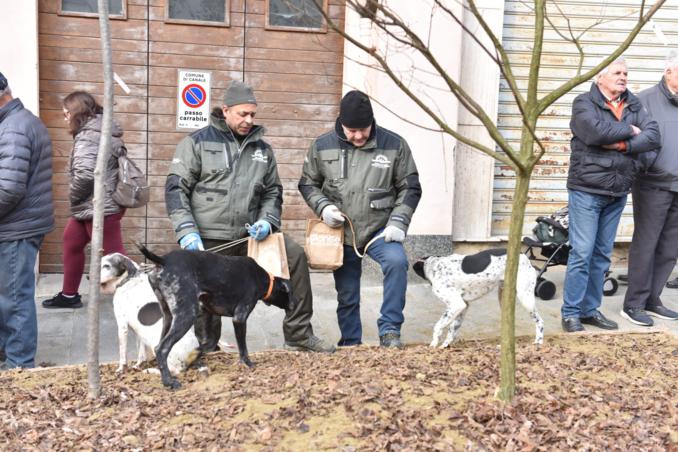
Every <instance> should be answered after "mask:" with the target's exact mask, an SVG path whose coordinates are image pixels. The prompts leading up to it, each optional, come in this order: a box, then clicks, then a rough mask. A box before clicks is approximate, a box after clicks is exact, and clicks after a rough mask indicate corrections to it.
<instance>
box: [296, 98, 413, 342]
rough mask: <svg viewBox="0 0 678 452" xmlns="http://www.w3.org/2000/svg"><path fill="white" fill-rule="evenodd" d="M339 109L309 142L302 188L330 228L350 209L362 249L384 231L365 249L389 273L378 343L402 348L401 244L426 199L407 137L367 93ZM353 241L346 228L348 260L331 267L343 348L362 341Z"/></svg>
mask: <svg viewBox="0 0 678 452" xmlns="http://www.w3.org/2000/svg"><path fill="white" fill-rule="evenodd" d="M339 108H340V109H339V118H337V121H336V124H335V127H334V130H332V131H330V132H327V133H326V134H324V135H322V136H320V137H318V138H316V139H315V141H314V142H313V143H312V144H311V149H310V150H309V152H308V155H307V157H306V160H305V161H304V169H303V172H302V176H301V179H300V181H299V191H300V192H301V195H302V196H303V197H304V199H305V200H306V203H307V204H308V205H309V206H310V207H311V209H313V211H314V212H315V213H316V214H317V215H319V216H321V217H322V219H323V221H324V222H325V223H326V224H327V225H328V226H330V227H338V226H340V225H341V224H342V223H343V222H344V217H343V214H344V213H345V214H346V215H348V217H349V218H350V219H351V220H352V221H353V224H354V226H355V235H356V237H355V241H356V244H357V246H358V247H361V248H362V247H365V245H366V244H367V243H368V242H369V241H370V240H371V239H373V238H374V237H376V236H379V235H380V234H383V238H380V239H378V240H376V241H375V242H374V243H373V244H372V245H370V246H369V247H368V249H367V254H368V255H369V256H370V257H371V258H372V259H374V260H375V261H377V262H378V263H379V265H380V266H381V270H382V272H383V273H384V300H383V303H382V305H381V317H379V320H378V322H377V323H378V327H379V343H380V345H381V346H382V347H388V348H401V347H402V346H403V344H402V342H401V341H400V327H401V325H402V324H403V322H404V317H403V309H404V308H405V291H406V289H407V267H408V264H407V256H406V255H405V251H404V249H403V245H402V242H403V240H405V234H406V232H407V228H408V227H409V225H410V221H411V220H412V215H413V214H414V211H415V209H416V208H417V205H418V204H419V199H420V198H421V186H420V185H419V173H418V172H417V167H416V165H415V164H414V159H413V158H412V153H411V152H410V148H409V146H408V145H407V142H406V141H405V140H404V139H403V138H402V137H400V136H398V135H396V134H395V133H393V132H391V131H390V130H387V129H384V128H382V127H379V126H377V124H376V123H375V121H374V116H373V114H372V104H371V102H370V99H369V97H367V95H366V94H365V93H362V92H360V91H357V90H354V91H350V92H348V93H347V94H346V95H345V96H344V98H343V99H342V100H341V105H340V107H339ZM352 241H353V235H352V234H351V232H350V231H349V228H346V230H345V235H344V263H343V265H342V266H341V267H340V268H339V269H337V270H335V271H334V284H335V287H336V289H337V294H338V302H339V304H338V306H337V317H338V320H339V329H340V330H341V339H340V341H339V345H340V346H349V345H358V344H360V343H361V342H362V324H361V321H360V276H361V272H362V267H361V265H362V261H361V259H360V258H359V257H358V256H357V255H356V253H355V251H354V250H353V247H352V246H350V245H349V244H351V243H352Z"/></svg>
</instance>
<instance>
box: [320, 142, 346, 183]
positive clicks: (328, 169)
mask: <svg viewBox="0 0 678 452" xmlns="http://www.w3.org/2000/svg"><path fill="white" fill-rule="evenodd" d="M318 158H319V159H320V161H321V162H322V167H323V168H322V172H323V173H324V174H325V178H326V179H339V178H341V162H340V161H339V149H328V150H325V151H321V152H319V153H318Z"/></svg>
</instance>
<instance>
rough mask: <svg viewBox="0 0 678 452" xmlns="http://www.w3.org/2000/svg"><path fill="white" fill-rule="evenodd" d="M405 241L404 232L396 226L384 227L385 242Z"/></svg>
mask: <svg viewBox="0 0 678 452" xmlns="http://www.w3.org/2000/svg"><path fill="white" fill-rule="evenodd" d="M403 240H405V231H403V230H402V229H400V228H398V227H396V226H386V229H384V241H385V242H400V243H402V241H403Z"/></svg>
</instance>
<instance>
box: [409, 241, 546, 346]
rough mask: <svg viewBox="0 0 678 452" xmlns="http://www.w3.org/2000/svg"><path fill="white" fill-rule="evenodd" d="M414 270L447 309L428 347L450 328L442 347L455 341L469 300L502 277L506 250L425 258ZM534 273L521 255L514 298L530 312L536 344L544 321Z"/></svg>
mask: <svg viewBox="0 0 678 452" xmlns="http://www.w3.org/2000/svg"><path fill="white" fill-rule="evenodd" d="M412 268H413V269H414V271H415V273H417V275H419V276H421V277H422V278H424V279H426V280H428V281H429V282H430V283H431V287H432V288H433V293H434V294H435V295H436V296H437V297H438V298H440V300H442V301H443V302H444V303H445V304H446V305H447V309H445V312H444V313H443V315H442V317H441V318H440V320H438V322H437V323H436V324H435V326H434V327H433V340H432V341H431V347H437V346H438V344H439V343H440V338H441V336H442V334H443V331H444V330H445V328H446V327H448V326H449V331H448V333H447V337H446V338H445V341H444V342H443V343H442V346H441V347H447V346H448V345H450V343H451V342H452V341H453V340H454V338H455V337H456V335H457V331H458V330H459V327H460V326H461V323H462V321H463V319H464V313H465V312H466V309H467V308H468V303H469V302H470V301H473V300H476V299H478V298H480V297H482V296H483V295H485V294H487V293H488V292H490V291H491V290H492V289H494V288H495V287H497V286H498V285H499V282H500V281H502V280H503V279H504V271H505V269H506V250H505V249H490V250H485V251H481V252H480V253H477V254H473V255H469V256H464V255H461V254H452V255H449V256H443V257H434V256H431V257H425V258H422V259H420V260H418V261H417V262H415V263H414V265H412ZM536 280H537V273H536V271H535V270H534V268H533V267H532V264H530V260H529V259H528V258H527V256H525V255H524V254H521V255H520V261H519V263H518V280H517V283H516V298H517V299H518V301H519V302H520V304H521V305H522V306H523V307H524V308H525V309H526V310H527V311H528V312H529V313H530V316H531V317H532V319H533V320H534V322H535V328H536V335H535V339H534V343H535V344H541V343H542V342H543V341H544V321H543V320H542V318H541V317H540V316H539V313H538V312H537V306H536V300H535V296H534V287H535V285H536Z"/></svg>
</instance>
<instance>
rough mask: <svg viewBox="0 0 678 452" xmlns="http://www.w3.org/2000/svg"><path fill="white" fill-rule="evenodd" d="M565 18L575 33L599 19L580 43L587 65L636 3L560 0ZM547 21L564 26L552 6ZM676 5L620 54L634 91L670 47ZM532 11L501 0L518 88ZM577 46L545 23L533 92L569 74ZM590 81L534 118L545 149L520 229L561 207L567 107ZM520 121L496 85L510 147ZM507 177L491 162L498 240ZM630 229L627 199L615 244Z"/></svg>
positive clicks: (628, 21)
mask: <svg viewBox="0 0 678 452" xmlns="http://www.w3.org/2000/svg"><path fill="white" fill-rule="evenodd" d="M558 5H559V7H560V8H561V9H562V11H563V13H564V14H565V15H566V16H567V18H568V19H569V21H570V22H569V23H570V25H571V27H572V31H573V33H580V32H582V31H583V30H584V29H585V28H586V27H590V26H591V25H593V24H594V23H595V22H596V21H598V20H601V19H602V23H601V24H600V25H598V26H596V27H595V28H594V29H592V30H591V31H590V32H588V33H587V34H586V35H585V37H584V39H583V40H582V44H583V46H584V50H585V52H586V54H587V55H589V57H588V58H586V59H585V60H584V69H587V68H589V69H590V68H591V67H593V66H595V65H596V64H597V63H598V62H600V60H601V59H602V58H604V57H606V56H608V55H609V54H610V52H611V51H612V50H613V49H614V48H615V47H616V44H617V43H619V42H621V41H622V40H623V39H625V37H626V36H627V32H626V31H625V30H630V29H631V28H632V27H633V26H634V24H635V22H636V18H637V10H638V6H639V2H637V1H635V0H615V1H613V2H603V3H596V2H591V1H588V0H568V1H560V2H559V3H558ZM548 11H549V15H550V17H551V19H552V20H553V22H554V23H555V24H556V25H557V26H558V27H560V29H561V30H567V22H566V20H565V19H564V18H563V17H562V16H561V15H559V14H558V13H557V11H556V10H555V8H553V6H550V7H549V8H548ZM676 20H678V5H676V4H675V3H674V2H667V3H666V5H665V6H663V7H662V9H660V10H659V11H658V12H657V14H656V15H655V17H654V19H653V21H654V23H655V24H656V25H658V27H659V28H660V29H661V30H662V34H663V36H664V38H665V39H664V38H662V37H661V35H659V36H658V34H656V33H655V32H654V31H653V28H652V25H647V26H646V27H645V28H644V29H643V30H642V31H641V33H640V34H639V35H638V36H637V38H636V40H635V41H634V43H633V45H631V47H630V48H629V49H628V50H627V52H625V57H626V60H627V63H628V65H629V89H630V90H631V91H632V92H635V93H637V92H639V91H640V90H642V89H644V88H648V87H650V86H652V85H654V84H656V83H657V82H658V81H659V80H660V79H661V73H662V70H663V68H664V59H665V58H666V55H667V53H668V51H669V50H670V49H672V48H675V46H676V45H677V44H678V28H676V26H675V24H676ZM533 23H534V16H533V14H532V11H531V10H530V9H529V8H528V6H527V5H526V4H525V2H522V1H520V0H507V1H506V13H505V15H504V40H503V44H504V46H505V48H506V49H507V51H508V55H509V59H510V61H511V62H512V64H513V70H514V73H515V74H516V76H517V78H518V86H519V87H521V88H523V89H524V88H525V87H526V85H527V77H528V72H529V64H530V60H529V58H530V55H531V53H530V52H531V42H532V36H533V33H534V31H533V27H534V25H533ZM578 61H579V60H578V54H577V49H576V47H575V46H574V45H573V44H568V43H566V42H565V41H563V40H562V39H561V38H560V37H559V36H558V35H557V34H556V32H555V31H553V29H552V28H550V27H547V29H546V31H545V35H544V55H543V57H542V61H541V71H540V85H539V86H540V95H543V94H545V93H546V92H547V91H548V90H551V89H553V88H555V87H557V86H559V85H560V84H562V83H563V82H564V81H565V80H566V79H568V78H570V77H572V76H574V74H575V71H576V67H577V64H578ZM590 86H591V84H590V83H588V82H587V83H584V84H582V85H580V86H578V87H577V88H575V89H573V90H572V91H571V92H569V93H568V94H566V95H565V96H563V97H562V98H560V99H559V100H558V101H557V102H555V103H554V104H553V105H552V106H551V107H549V108H548V109H547V110H546V111H545V112H544V113H543V115H542V117H541V118H540V120H539V123H538V132H537V134H538V135H540V136H544V137H545V138H544V140H543V142H544V145H545V147H546V150H547V152H546V154H545V155H544V157H543V158H542V160H541V162H540V163H539V165H538V166H537V167H536V168H535V171H534V173H533V178H532V183H531V184H530V194H529V202H528V205H527V213H526V216H525V226H524V231H523V232H524V233H525V234H530V232H531V228H532V227H533V226H534V225H535V218H536V217H537V216H540V215H542V216H543V215H548V214H550V213H552V212H553V211H555V210H557V209H558V208H560V207H562V206H564V205H566V204H567V189H566V186H565V184H566V179H567V171H568V166H569V159H570V138H571V134H570V129H569V121H570V116H571V105H572V101H573V99H574V98H575V97H576V96H577V95H578V94H580V93H582V92H584V91H588V90H589V89H590ZM520 126H521V120H520V117H519V114H518V109H517V107H516V104H515V102H513V100H512V96H511V94H510V92H509V90H508V88H507V87H506V84H505V83H503V82H502V84H501V89H500V93H499V127H500V128H501V130H502V133H503V135H504V136H505V137H507V138H508V139H509V140H510V141H511V142H512V143H513V144H514V145H515V146H516V149H517V148H518V143H519V140H520ZM514 186H515V174H514V173H513V171H512V170H511V169H510V168H507V167H505V166H503V165H502V164H499V163H497V164H495V179H494V192H493V204H492V234H493V235H494V236H495V237H505V236H506V235H507V234H508V225H509V221H510V213H511V202H512V201H513V192H512V190H513V187H514ZM632 233H633V217H632V206H631V199H630V197H629V203H628V205H627V207H626V209H625V210H624V213H623V216H622V219H621V222H620V225H619V229H618V233H617V241H628V240H630V239H631V235H632Z"/></svg>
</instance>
